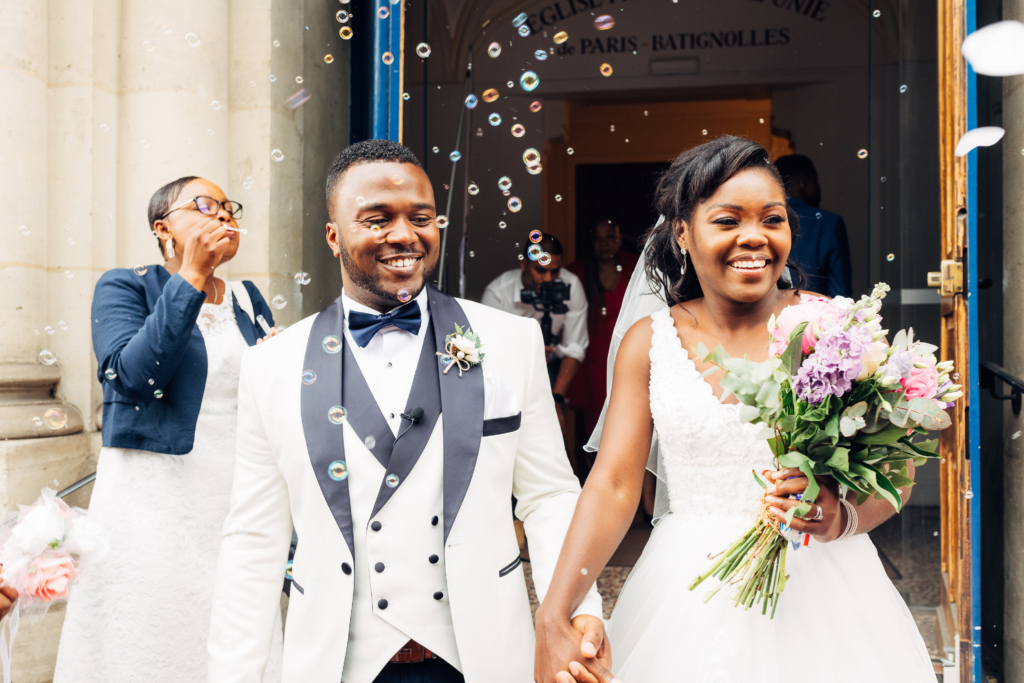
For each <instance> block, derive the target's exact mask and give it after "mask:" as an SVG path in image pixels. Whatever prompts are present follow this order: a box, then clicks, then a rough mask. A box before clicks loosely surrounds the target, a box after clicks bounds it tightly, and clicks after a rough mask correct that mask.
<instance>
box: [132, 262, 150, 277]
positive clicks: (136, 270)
mask: <svg viewBox="0 0 1024 683" xmlns="http://www.w3.org/2000/svg"><path fill="white" fill-rule="evenodd" d="M147 270H148V268H146V266H144V265H142V264H141V263H140V264H138V265H136V266H135V267H134V268H132V272H134V273H135V274H136V275H140V276H141V275H145V274H146V271H147Z"/></svg>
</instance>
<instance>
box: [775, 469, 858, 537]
mask: <svg viewBox="0 0 1024 683" xmlns="http://www.w3.org/2000/svg"><path fill="white" fill-rule="evenodd" d="M762 474H764V475H765V476H766V477H767V478H768V497H767V501H768V503H769V504H770V505H771V506H772V513H773V514H774V515H775V516H776V517H777V518H779V519H780V520H781V521H783V522H785V521H786V512H787V511H788V510H789V509H790V508H794V507H796V506H797V505H799V504H800V501H799V500H797V499H796V498H792V497H791V498H785V497H784V496H786V495H789V496H793V495H795V494H798V493H803V492H804V491H805V490H806V489H807V477H806V476H805V475H804V473H803V472H801V471H800V470H799V469H797V468H795V467H789V468H787V469H783V470H779V471H778V472H770V471H765V472H763V473H762ZM815 479H816V480H817V482H818V486H820V487H821V490H820V491H819V492H818V496H817V498H816V499H815V501H814V504H813V505H811V510H810V512H808V513H807V515H805V516H804V518H802V519H801V518H800V517H796V516H794V517H793V521H792V522H787V523H788V524H789V526H790V528H792V529H794V530H795V531H800V532H803V533H805V534H810V535H811V536H813V537H814V540H816V541H818V542H820V543H828V542H829V541H834V540H836V539H837V538H838V537H839V534H840V533H841V532H842V530H843V512H842V507H841V505H840V503H839V484H838V483H837V482H836V480H835V479H833V478H832V477H819V476H816V477H815ZM819 509H820V510H821V519H820V520H817V521H813V518H814V517H815V516H817V514H818V510H819Z"/></svg>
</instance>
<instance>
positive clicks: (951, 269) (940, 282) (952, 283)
mask: <svg viewBox="0 0 1024 683" xmlns="http://www.w3.org/2000/svg"><path fill="white" fill-rule="evenodd" d="M928 286H929V287H938V289H939V296H943V297H951V296H953V295H954V294H961V293H963V291H964V264H963V263H961V262H960V261H943V262H942V270H940V271H939V272H931V273H928Z"/></svg>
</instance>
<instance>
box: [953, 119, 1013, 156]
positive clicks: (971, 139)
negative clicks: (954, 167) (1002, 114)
mask: <svg viewBox="0 0 1024 683" xmlns="http://www.w3.org/2000/svg"><path fill="white" fill-rule="evenodd" d="M1005 132H1006V131H1004V130H1003V129H1002V128H1000V127H999V126H982V127H981V128H973V129H971V130H969V131H967V132H966V133H964V134H963V135H962V136H960V140H959V141H958V142H957V143H956V149H955V150H954V151H953V155H954V156H958V157H962V156H964V155H965V154H967V153H968V152H970V151H971V150H972V149H975V148H976V147H990V146H992V145H994V144H996V143H997V142H999V141H1000V140H1001V139H1002V137H1003V135H1004V134H1005Z"/></svg>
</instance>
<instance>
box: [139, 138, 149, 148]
mask: <svg viewBox="0 0 1024 683" xmlns="http://www.w3.org/2000/svg"><path fill="white" fill-rule="evenodd" d="M139 144H140V145H142V148H143V149H148V148H149V140H139Z"/></svg>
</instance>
